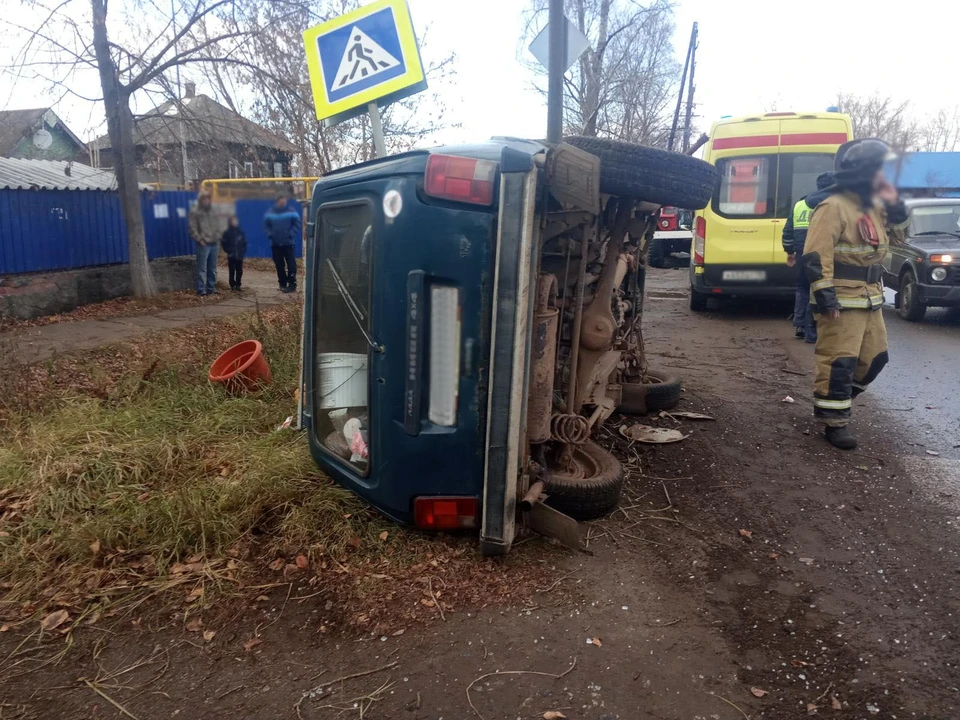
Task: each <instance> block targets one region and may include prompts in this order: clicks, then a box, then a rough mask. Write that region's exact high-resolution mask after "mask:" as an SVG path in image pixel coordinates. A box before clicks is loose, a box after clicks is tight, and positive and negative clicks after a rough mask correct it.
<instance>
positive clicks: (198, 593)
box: [187, 585, 203, 603]
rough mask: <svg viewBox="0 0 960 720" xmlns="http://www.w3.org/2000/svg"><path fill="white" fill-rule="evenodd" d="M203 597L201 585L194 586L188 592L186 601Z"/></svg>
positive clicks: (189, 601) (190, 601)
mask: <svg viewBox="0 0 960 720" xmlns="http://www.w3.org/2000/svg"><path fill="white" fill-rule="evenodd" d="M202 597H203V586H202V585H201V586H200V587H195V588H194V589H193V590H191V591H190V594H189V595H187V602H188V603H192V602H193V601H194V600H199V599H200V598H202Z"/></svg>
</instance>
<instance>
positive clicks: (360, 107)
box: [303, 0, 427, 124]
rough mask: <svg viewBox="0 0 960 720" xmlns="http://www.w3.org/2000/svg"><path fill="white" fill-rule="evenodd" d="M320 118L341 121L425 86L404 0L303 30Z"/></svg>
mask: <svg viewBox="0 0 960 720" xmlns="http://www.w3.org/2000/svg"><path fill="white" fill-rule="evenodd" d="M303 41H304V45H305V47H306V52H307V67H308V68H309V70H310V85H311V87H312V89H313V102H314V105H315V106H316V110H317V118H318V119H320V120H328V124H330V120H329V119H331V118H332V119H333V122H339V121H341V120H346V119H348V118H350V117H353V116H354V115H358V114H360V113H361V112H363V111H364V110H365V109H366V105H367V104H368V103H371V102H374V101H377V102H378V103H379V104H381V105H385V104H387V103H389V102H393V101H395V100H399V99H401V98H404V97H407V96H408V95H412V94H414V93H417V92H420V91H421V90H424V89H426V87H427V84H426V79H425V78H424V74H423V64H422V63H421V61H420V50H419V48H418V47H417V37H416V35H415V34H414V32H413V22H412V20H411V19H410V10H409V9H408V7H407V3H406V0H376V2H372V3H370V4H369V5H364V6H363V7H361V8H359V9H357V10H353V11H352V12H348V13H346V14H345V15H341V16H339V17H337V18H334V19H333V20H329V21H327V22H325V23H323V24H322V25H317V26H316V27H312V28H310V29H308V30H306V31H304V33H303Z"/></svg>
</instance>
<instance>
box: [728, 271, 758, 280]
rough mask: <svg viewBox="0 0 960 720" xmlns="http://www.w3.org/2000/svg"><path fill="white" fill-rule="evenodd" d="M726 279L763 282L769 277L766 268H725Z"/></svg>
mask: <svg viewBox="0 0 960 720" xmlns="http://www.w3.org/2000/svg"><path fill="white" fill-rule="evenodd" d="M723 279H724V280H732V281H734V282H763V281H764V280H766V279H767V271H766V270H724V271H723Z"/></svg>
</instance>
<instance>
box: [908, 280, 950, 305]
mask: <svg viewBox="0 0 960 720" xmlns="http://www.w3.org/2000/svg"><path fill="white" fill-rule="evenodd" d="M917 293H918V295H919V296H920V302H922V303H923V304H924V305H941V306H948V305H960V286H958V285H943V284H940V283H938V284H936V285H926V284H924V285H918V286H917Z"/></svg>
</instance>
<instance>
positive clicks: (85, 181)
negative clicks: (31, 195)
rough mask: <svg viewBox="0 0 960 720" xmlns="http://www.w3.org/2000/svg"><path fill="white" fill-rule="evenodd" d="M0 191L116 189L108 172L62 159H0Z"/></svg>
mask: <svg viewBox="0 0 960 720" xmlns="http://www.w3.org/2000/svg"><path fill="white" fill-rule="evenodd" d="M0 188H2V189H12V190H18V189H19V190H30V189H34V190H116V189H117V178H116V177H115V176H114V174H113V171H111V170H101V169H98V168H92V167H90V166H89V165H83V164H81V163H76V162H66V161H63V160H21V159H19V158H0Z"/></svg>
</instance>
